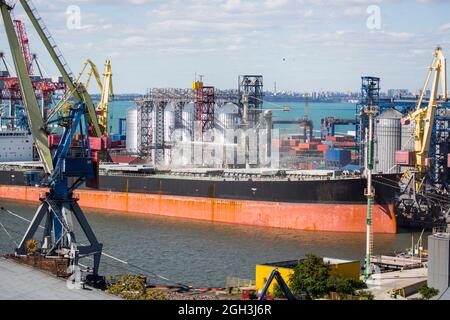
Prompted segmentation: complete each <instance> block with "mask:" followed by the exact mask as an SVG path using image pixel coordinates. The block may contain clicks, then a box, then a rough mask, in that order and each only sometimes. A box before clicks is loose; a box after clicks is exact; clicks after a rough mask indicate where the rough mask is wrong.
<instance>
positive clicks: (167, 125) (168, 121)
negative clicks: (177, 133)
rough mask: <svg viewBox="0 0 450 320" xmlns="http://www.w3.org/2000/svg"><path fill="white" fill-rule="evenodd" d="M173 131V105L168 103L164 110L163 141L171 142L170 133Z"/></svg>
mask: <svg viewBox="0 0 450 320" xmlns="http://www.w3.org/2000/svg"><path fill="white" fill-rule="evenodd" d="M174 130H175V104H173V103H169V104H168V105H167V107H166V108H165V109H164V141H165V142H166V143H170V142H171V141H172V133H173V131H174Z"/></svg>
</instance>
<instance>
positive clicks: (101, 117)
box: [97, 60, 114, 135]
mask: <svg viewBox="0 0 450 320" xmlns="http://www.w3.org/2000/svg"><path fill="white" fill-rule="evenodd" d="M97 82H99V81H98V79H97ZM99 85H100V84H99ZM113 97H114V90H113V83H112V72H111V61H109V60H107V61H106V63H105V73H104V74H103V86H102V87H101V99H100V103H99V104H98V105H97V112H98V124H99V125H100V128H101V129H102V130H103V135H108V133H109V132H110V128H109V127H108V109H109V103H110V102H111V100H112V98H113Z"/></svg>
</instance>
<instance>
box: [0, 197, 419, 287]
mask: <svg viewBox="0 0 450 320" xmlns="http://www.w3.org/2000/svg"><path fill="white" fill-rule="evenodd" d="M0 204H1V206H3V207H5V208H7V209H9V210H11V211H13V212H15V213H18V214H20V215H22V216H24V217H26V218H28V219H30V218H31V217H32V216H33V214H34V211H35V210H36V208H37V205H35V204H26V203H18V202H17V201H15V202H11V201H0ZM86 215H87V217H88V220H89V221H90V223H91V225H92V227H93V229H94V230H95V233H96V234H97V237H98V238H99V240H100V241H101V242H102V243H103V244H104V251H105V252H107V253H109V254H112V255H113V256H115V257H117V258H120V259H123V260H126V261H128V262H130V263H132V264H133V265H136V266H139V267H140V268H143V269H145V270H146V272H144V271H142V270H138V269H136V268H127V267H125V266H124V265H122V264H120V263H118V262H116V261H114V260H111V259H108V258H105V257H104V258H102V264H101V269H102V270H101V272H102V273H103V274H106V275H114V274H123V273H146V274H150V273H156V274H159V275H162V276H164V277H167V278H169V279H171V280H172V281H177V282H181V283H184V284H192V285H194V286H199V287H202V286H219V287H220V286H224V285H225V280H226V278H227V277H228V276H232V277H240V278H245V279H254V278H255V265H256V264H260V263H266V262H276V261H285V260H295V259H299V258H301V257H303V256H304V255H305V254H306V253H316V254H318V255H322V256H327V257H333V258H343V259H357V260H362V258H363V256H364V251H365V235H364V234H352V233H328V232H303V231H290V230H282V229H271V228H258V227H247V226H238V225H228V224H220V223H210V222H200V221H192V220H185V219H176V218H167V217H151V216H138V215H136V216H132V215H125V214H121V213H111V212H105V211H92V210H86ZM0 222H1V223H2V224H3V225H4V226H5V227H6V229H7V230H8V231H9V233H10V234H11V236H12V237H13V238H14V240H15V241H16V242H19V241H20V238H21V236H22V235H23V233H24V232H25V230H26V228H27V226H28V224H27V223H26V222H24V221H22V220H19V219H17V218H16V217H13V216H10V215H8V214H6V213H5V212H0ZM0 229H1V227H0ZM412 236H414V238H415V239H416V240H415V241H417V239H418V237H419V234H417V233H416V234H411V233H402V234H398V235H375V252H377V253H387V252H394V251H397V252H398V251H403V250H405V249H406V248H410V247H411V242H412ZM424 240H425V245H426V237H425V239H424ZM78 241H80V242H83V241H84V240H83V239H79V240H78ZM13 248H14V244H13V242H12V241H11V240H10V239H9V237H8V236H7V235H6V233H5V232H4V231H3V230H0V253H1V254H4V253H7V252H11V251H12V250H13ZM155 280H158V281H161V280H160V279H155Z"/></svg>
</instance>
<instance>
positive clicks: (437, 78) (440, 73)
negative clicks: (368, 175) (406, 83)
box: [403, 47, 448, 191]
mask: <svg viewBox="0 0 450 320" xmlns="http://www.w3.org/2000/svg"><path fill="white" fill-rule="evenodd" d="M430 82H432V85H431V91H430V97H429V102H428V106H427V107H422V104H423V102H424V100H425V97H426V94H427V89H428V86H429V84H430ZM439 82H440V86H441V94H439ZM447 101H448V97H447V61H446V59H445V56H444V53H443V51H442V48H440V47H437V48H436V50H435V52H434V57H433V61H432V62H431V65H430V67H429V70H428V74H427V77H426V80H425V84H424V85H423V88H422V92H421V94H420V97H419V100H418V102H417V106H416V110H415V111H414V112H412V113H410V114H409V115H408V116H407V117H406V118H405V119H403V123H404V124H408V123H409V122H411V121H414V122H415V129H414V142H415V144H414V153H415V170H416V191H420V190H421V189H422V187H423V182H424V179H425V173H426V171H427V168H428V167H429V161H428V158H429V151H430V143H431V135H432V131H433V125H434V121H435V116H436V109H437V105H438V103H439V102H447Z"/></svg>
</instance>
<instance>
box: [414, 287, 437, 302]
mask: <svg viewBox="0 0 450 320" xmlns="http://www.w3.org/2000/svg"><path fill="white" fill-rule="evenodd" d="M419 293H420V295H421V296H422V299H423V300H430V299H431V298H433V297H436V296H437V295H438V294H439V290H438V289H435V288H430V287H428V285H426V284H424V285H422V286H421V287H420V288H419Z"/></svg>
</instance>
